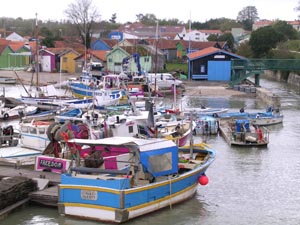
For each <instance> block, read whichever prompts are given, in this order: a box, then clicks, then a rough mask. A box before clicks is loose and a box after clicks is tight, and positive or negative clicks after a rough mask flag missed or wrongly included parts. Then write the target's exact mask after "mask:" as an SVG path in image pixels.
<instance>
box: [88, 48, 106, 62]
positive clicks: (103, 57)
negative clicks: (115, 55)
mask: <svg viewBox="0 0 300 225" xmlns="http://www.w3.org/2000/svg"><path fill="white" fill-rule="evenodd" d="M108 52H109V51H105V50H92V51H91V54H92V55H93V56H94V57H96V58H98V59H100V60H101V61H103V62H106V54H107V53H108Z"/></svg>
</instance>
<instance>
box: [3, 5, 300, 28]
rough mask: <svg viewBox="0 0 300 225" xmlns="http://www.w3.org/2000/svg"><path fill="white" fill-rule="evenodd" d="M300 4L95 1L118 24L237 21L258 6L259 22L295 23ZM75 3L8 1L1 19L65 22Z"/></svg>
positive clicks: (100, 10)
mask: <svg viewBox="0 0 300 225" xmlns="http://www.w3.org/2000/svg"><path fill="white" fill-rule="evenodd" d="M298 1H299V0H188V1H182V0H181V1H179V0H127V1H126V0H92V2H93V5H94V6H96V7H97V8H98V10H99V12H100V14H101V18H102V20H107V21H108V20H109V19H110V18H111V16H112V14H114V13H116V15H117V19H116V20H117V22H120V23H125V22H128V21H130V22H134V21H135V20H136V15H137V14H140V13H142V14H144V15H145V14H146V13H149V14H154V15H155V16H156V17H157V18H158V19H173V18H176V19H179V21H183V22H187V21H188V20H189V19H190V18H191V20H192V21H194V22H195V21H197V22H202V23H203V22H205V21H207V20H209V19H216V18H221V17H225V18H230V19H236V17H237V15H238V13H239V11H241V10H242V9H243V8H245V7H247V6H255V7H256V9H257V11H258V16H259V18H260V19H269V20H275V19H280V20H286V21H287V20H288V21H292V20H296V19H298V15H300V12H297V11H295V10H294V8H295V7H296V6H297V5H298ZM72 2H75V0H50V1H45V0H8V1H5V3H3V4H1V7H0V17H12V18H17V17H22V18H23V19H29V18H35V14H36V13H37V15H38V18H39V19H41V20H49V19H50V20H56V21H60V20H61V19H65V15H64V10H65V9H67V8H68V5H69V4H70V3H72Z"/></svg>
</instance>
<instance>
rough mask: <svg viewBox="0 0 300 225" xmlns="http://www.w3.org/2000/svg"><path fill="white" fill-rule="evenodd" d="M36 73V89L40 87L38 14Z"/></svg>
mask: <svg viewBox="0 0 300 225" xmlns="http://www.w3.org/2000/svg"><path fill="white" fill-rule="evenodd" d="M34 36H35V72H36V88H37V89H38V87H39V37H38V36H39V35H38V20H37V13H36V14H35V34H34Z"/></svg>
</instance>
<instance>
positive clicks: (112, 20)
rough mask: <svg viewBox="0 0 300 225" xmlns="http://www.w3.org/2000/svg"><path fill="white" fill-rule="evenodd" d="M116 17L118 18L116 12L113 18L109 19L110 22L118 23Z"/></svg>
mask: <svg viewBox="0 0 300 225" xmlns="http://www.w3.org/2000/svg"><path fill="white" fill-rule="evenodd" d="M116 19H117V14H116V13H114V14H112V15H111V18H110V19H109V22H111V23H116Z"/></svg>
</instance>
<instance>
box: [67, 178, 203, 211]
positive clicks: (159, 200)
mask: <svg viewBox="0 0 300 225" xmlns="http://www.w3.org/2000/svg"><path fill="white" fill-rule="evenodd" d="M196 185H197V183H195V184H193V185H192V186H190V187H188V188H186V189H184V190H181V191H179V192H177V193H174V194H171V195H168V196H166V197H164V198H160V199H157V200H155V201H151V202H147V203H144V204H141V205H138V206H133V207H130V208H127V210H128V211H133V210H137V209H140V208H144V207H147V206H150V205H154V204H157V203H160V202H163V201H165V200H170V199H171V198H173V197H175V196H178V195H180V194H182V193H184V192H187V191H189V190H191V189H193V188H194V187H195V186H196ZM62 204H63V205H64V206H70V207H84V208H92V209H102V210H107V211H115V210H116V208H112V207H107V206H99V205H91V204H81V203H62Z"/></svg>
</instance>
